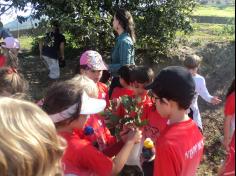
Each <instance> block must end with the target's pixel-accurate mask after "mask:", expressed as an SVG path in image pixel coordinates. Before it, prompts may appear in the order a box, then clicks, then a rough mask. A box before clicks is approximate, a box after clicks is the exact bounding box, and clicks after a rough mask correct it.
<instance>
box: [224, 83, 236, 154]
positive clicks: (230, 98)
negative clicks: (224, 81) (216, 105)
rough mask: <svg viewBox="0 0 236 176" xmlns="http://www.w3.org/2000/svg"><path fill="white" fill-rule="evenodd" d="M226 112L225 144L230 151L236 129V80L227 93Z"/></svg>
mask: <svg viewBox="0 0 236 176" xmlns="http://www.w3.org/2000/svg"><path fill="white" fill-rule="evenodd" d="M224 114H225V120H224V146H225V148H226V150H227V151H228V149H229V144H230V141H231V139H232V136H233V133H234V130H235V80H233V81H232V84H231V86H230V88H229V90H228V92H227V95H226V103H225V109H224Z"/></svg>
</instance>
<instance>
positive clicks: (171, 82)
mask: <svg viewBox="0 0 236 176" xmlns="http://www.w3.org/2000/svg"><path fill="white" fill-rule="evenodd" d="M151 86H152V88H151V89H152V92H153V93H154V94H156V95H157V96H158V98H160V101H161V102H163V100H162V99H163V98H166V99H167V100H173V101H175V102H176V103H177V104H178V106H179V108H181V109H185V110H187V109H188V108H189V107H190V105H191V104H192V101H193V98H194V96H195V94H196V93H195V82H194V80H193V78H192V75H191V73H190V72H189V71H188V70H186V69H185V68H183V67H178V66H171V67H167V68H165V69H163V70H162V71H161V72H160V73H159V74H158V76H157V77H156V79H155V81H154V82H153V83H152V85H151Z"/></svg>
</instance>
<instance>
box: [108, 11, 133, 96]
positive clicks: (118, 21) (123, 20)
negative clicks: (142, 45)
mask: <svg viewBox="0 0 236 176" xmlns="http://www.w3.org/2000/svg"><path fill="white" fill-rule="evenodd" d="M134 27H135V25H134V21H133V17H132V15H131V13H130V12H129V11H127V10H125V9H117V10H116V12H115V15H114V17H113V29H114V30H115V32H116V33H117V35H118V37H117V38H116V42H115V46H114V48H113V50H112V55H111V64H110V65H109V70H110V72H111V73H112V76H114V77H115V78H114V79H113V80H112V83H111V87H110V89H111V90H110V92H109V95H110V96H111V94H112V90H113V88H115V87H117V86H119V85H120V84H119V78H118V77H117V71H118V70H119V69H120V68H121V67H122V66H124V65H135V60H134V54H135V49H134V43H135V41H136V36H135V30H134Z"/></svg>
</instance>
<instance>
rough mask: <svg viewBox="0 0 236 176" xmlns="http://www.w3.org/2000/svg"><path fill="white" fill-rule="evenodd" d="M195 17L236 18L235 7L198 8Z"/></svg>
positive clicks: (194, 13)
mask: <svg viewBox="0 0 236 176" xmlns="http://www.w3.org/2000/svg"><path fill="white" fill-rule="evenodd" d="M193 16H215V17H235V6H210V5H204V6H203V5H201V6H198V7H197V8H196V9H195V10H194V12H193Z"/></svg>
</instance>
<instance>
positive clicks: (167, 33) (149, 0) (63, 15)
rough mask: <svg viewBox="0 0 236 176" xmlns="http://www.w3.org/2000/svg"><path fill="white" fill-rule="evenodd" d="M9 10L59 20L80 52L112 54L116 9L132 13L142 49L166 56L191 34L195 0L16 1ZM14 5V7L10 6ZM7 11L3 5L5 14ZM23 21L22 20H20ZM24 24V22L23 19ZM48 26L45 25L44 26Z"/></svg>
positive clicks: (138, 41) (138, 45) (138, 43)
mask: <svg viewBox="0 0 236 176" xmlns="http://www.w3.org/2000/svg"><path fill="white" fill-rule="evenodd" d="M5 1H6V2H8V3H9V6H14V7H15V8H18V9H21V10H24V7H25V5H26V4H27V3H31V5H32V7H33V9H34V10H33V11H32V16H33V17H34V18H38V19H39V18H41V17H42V16H47V17H48V18H47V19H48V20H50V19H58V20H60V21H61V22H62V24H63V26H64V31H66V32H67V33H68V34H70V36H71V41H70V43H71V44H74V45H76V46H77V47H80V48H84V49H87V48H90V49H91V48H92V49H98V50H101V52H105V51H110V49H111V47H112V46H113V42H114V34H113V30H112V26H111V21H112V17H113V14H114V9H115V8H116V7H124V8H126V9H128V10H129V11H131V13H132V15H133V17H134V20H135V23H136V34H137V44H136V48H138V49H149V50H150V49H151V50H153V51H155V52H157V53H166V52H167V51H168V48H169V47H171V46H172V45H173V44H174V43H173V41H174V39H175V35H176V31H179V30H180V31H184V32H189V31H191V29H192V28H191V20H190V15H191V13H192V10H193V8H194V6H195V5H196V1H195V0H13V1H8V0H5ZM10 2H11V3H10ZM4 10H6V7H4V6H2V5H1V12H4ZM19 19H20V18H19ZM20 20H23V19H20ZM44 25H45V23H44Z"/></svg>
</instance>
